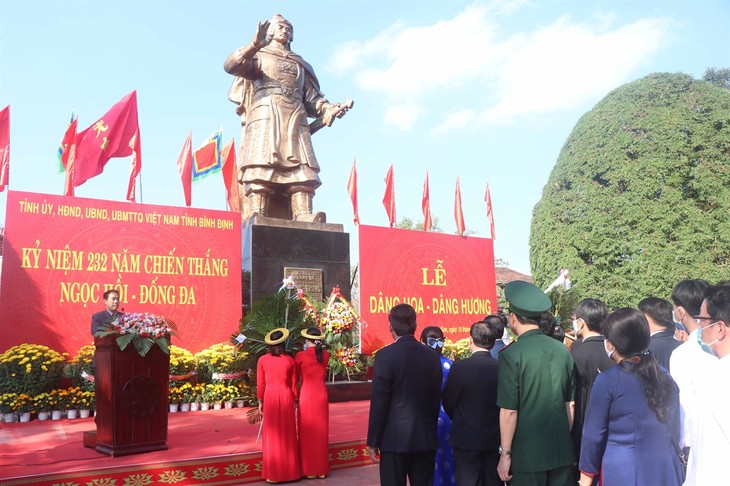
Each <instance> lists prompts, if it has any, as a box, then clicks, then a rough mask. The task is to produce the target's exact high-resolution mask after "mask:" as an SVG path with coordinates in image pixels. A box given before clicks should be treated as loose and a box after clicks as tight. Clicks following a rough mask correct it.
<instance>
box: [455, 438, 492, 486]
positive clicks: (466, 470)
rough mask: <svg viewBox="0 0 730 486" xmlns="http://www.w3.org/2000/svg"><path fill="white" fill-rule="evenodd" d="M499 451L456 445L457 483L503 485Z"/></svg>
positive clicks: (472, 485) (465, 484) (482, 485)
mask: <svg viewBox="0 0 730 486" xmlns="http://www.w3.org/2000/svg"><path fill="white" fill-rule="evenodd" d="M497 464H499V451H497V450H495V449H493V450H486V451H474V450H470V449H460V448H458V447H454V466H455V467H456V484H458V485H459V486H502V484H503V482H502V481H500V479H499V474H497Z"/></svg>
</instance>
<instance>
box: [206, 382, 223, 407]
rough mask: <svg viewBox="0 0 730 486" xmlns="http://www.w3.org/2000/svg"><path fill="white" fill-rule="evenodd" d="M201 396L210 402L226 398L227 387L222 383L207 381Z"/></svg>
mask: <svg viewBox="0 0 730 486" xmlns="http://www.w3.org/2000/svg"><path fill="white" fill-rule="evenodd" d="M203 396H204V398H205V401H206V402H210V403H216V402H222V401H225V400H228V399H229V398H228V387H227V386H226V385H224V384H222V383H208V384H206V385H205V391H204V392H203Z"/></svg>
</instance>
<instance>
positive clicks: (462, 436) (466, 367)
mask: <svg viewBox="0 0 730 486" xmlns="http://www.w3.org/2000/svg"><path fill="white" fill-rule="evenodd" d="M498 376H499V366H498V364H497V360H496V359H494V358H493V357H492V356H491V355H490V353H489V351H487V350H484V351H478V352H476V353H474V354H473V355H472V356H471V357H469V358H467V359H464V360H461V361H456V362H454V364H453V365H452V366H451V371H449V378H448V379H447V380H446V384H445V385H444V389H443V392H442V397H441V400H442V402H443V404H444V410H446V413H447V414H448V415H449V417H451V420H452V423H451V439H450V441H449V442H451V445H452V446H453V447H454V462H455V464H456V484H459V485H460V486H461V485H464V486H468V485H475V486H477V485H478V486H492V485H494V486H497V485H501V484H502V482H501V481H500V480H499V475H498V474H497V464H498V463H499V451H498V449H499V407H498V406H497V378H498Z"/></svg>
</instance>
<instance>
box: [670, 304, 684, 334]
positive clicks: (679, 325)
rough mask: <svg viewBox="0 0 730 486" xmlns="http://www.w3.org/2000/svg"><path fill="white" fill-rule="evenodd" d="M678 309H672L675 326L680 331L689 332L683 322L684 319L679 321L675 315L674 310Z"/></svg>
mask: <svg viewBox="0 0 730 486" xmlns="http://www.w3.org/2000/svg"><path fill="white" fill-rule="evenodd" d="M676 310H677V309H674V310H673V311H672V320H673V321H674V327H676V328H677V329H679V330H680V331H684V332H687V328H686V327H685V326H684V324H682V321H678V320H677V317H676V316H675V315H674V311H676Z"/></svg>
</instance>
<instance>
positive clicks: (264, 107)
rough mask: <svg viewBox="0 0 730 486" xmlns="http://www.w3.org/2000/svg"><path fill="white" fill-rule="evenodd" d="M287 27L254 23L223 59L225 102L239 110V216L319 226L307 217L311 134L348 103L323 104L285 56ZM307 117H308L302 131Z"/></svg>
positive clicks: (314, 173) (297, 60) (312, 174)
mask: <svg viewBox="0 0 730 486" xmlns="http://www.w3.org/2000/svg"><path fill="white" fill-rule="evenodd" d="M293 37H294V29H293V27H292V25H291V23H290V22H289V21H288V20H286V19H285V18H284V17H282V16H281V15H279V14H276V15H274V16H273V17H272V18H271V20H268V21H264V22H259V24H258V27H257V29H256V33H255V34H254V38H253V41H252V42H251V43H249V44H247V45H245V46H243V47H241V48H238V49H236V50H235V51H233V52H232V53H231V55H230V56H228V59H226V62H225V64H224V69H225V70H226V72H228V73H229V74H232V75H234V76H236V79H235V80H234V81H233V86H231V89H230V91H229V93H228V98H229V99H230V100H231V101H233V102H234V103H236V104H237V105H238V107H237V109H236V113H238V114H239V115H240V116H241V124H242V126H243V133H242V136H241V150H240V153H239V157H238V160H239V162H238V163H239V167H240V171H241V174H240V177H241V178H240V180H239V182H240V183H241V184H242V185H243V191H242V194H243V197H242V199H243V200H242V205H241V208H242V209H241V212H242V215H243V217H244V218H245V217H249V216H251V215H254V214H260V215H262V216H271V217H278V218H285V219H293V220H297V221H314V222H324V221H325V215H324V213H315V214H312V197H313V196H314V191H315V189H317V187H319V186H320V185H321V182H320V180H319V176H318V173H319V164H318V163H317V158H316V157H315V155H314V150H313V148H312V139H311V135H312V134H313V133H314V132H316V131H317V130H318V129H320V128H322V127H323V126H328V127H329V126H331V125H332V123H333V122H334V119H335V118H341V117H342V116H343V115H344V114H345V112H347V110H348V109H350V108H351V107H352V101H347V102H345V103H330V102H329V101H327V100H326V99H325V97H324V95H323V94H322V92H321V91H320V89H319V82H318V80H317V77H316V76H315V74H314V70H313V69H312V67H311V66H310V65H309V64H308V63H307V62H306V61H304V59H302V58H301V57H300V56H298V55H297V54H295V53H294V52H292V51H291V49H290V45H291V42H292V40H293ZM307 117H310V118H315V120H314V121H313V122H312V123H311V124H307Z"/></svg>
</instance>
